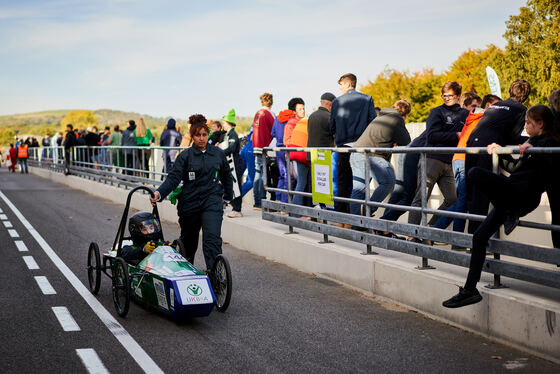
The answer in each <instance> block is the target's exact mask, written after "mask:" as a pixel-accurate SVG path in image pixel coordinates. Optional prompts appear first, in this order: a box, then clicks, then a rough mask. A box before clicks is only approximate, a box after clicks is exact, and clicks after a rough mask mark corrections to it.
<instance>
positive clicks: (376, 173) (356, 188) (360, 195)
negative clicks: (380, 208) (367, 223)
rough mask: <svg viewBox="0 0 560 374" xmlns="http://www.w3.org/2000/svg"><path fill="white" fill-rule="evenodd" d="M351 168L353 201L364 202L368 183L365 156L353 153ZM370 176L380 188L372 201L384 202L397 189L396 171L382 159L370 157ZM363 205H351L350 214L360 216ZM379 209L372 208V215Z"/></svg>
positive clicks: (375, 192)
mask: <svg viewBox="0 0 560 374" xmlns="http://www.w3.org/2000/svg"><path fill="white" fill-rule="evenodd" d="M350 166H351V167H352V182H353V183H352V195H351V197H352V199H358V200H364V199H365V191H366V183H367V184H369V180H368V181H366V180H365V155H363V154H360V153H352V154H351V155H350ZM369 168H370V176H372V177H373V178H374V179H375V181H376V182H377V184H378V186H377V188H376V189H375V190H374V191H373V194H372V195H371V197H370V201H375V202H381V201H383V200H384V199H385V198H386V197H387V196H388V195H389V194H390V193H391V191H393V187H395V171H394V170H393V167H392V166H391V164H390V163H389V161H387V160H385V159H384V158H381V157H376V156H370V157H369ZM360 210H361V204H350V213H351V214H356V215H360V214H361V213H360ZM376 210H377V207H372V208H371V213H373V212H375V211H376Z"/></svg>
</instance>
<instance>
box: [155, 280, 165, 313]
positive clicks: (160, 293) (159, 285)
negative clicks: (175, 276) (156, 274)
mask: <svg viewBox="0 0 560 374" xmlns="http://www.w3.org/2000/svg"><path fill="white" fill-rule="evenodd" d="M153 281H154V289H155V291H156V296H157V301H158V304H159V306H160V307H162V308H163V309H165V310H168V309H169V308H168V307H167V297H165V288H164V286H163V282H162V281H160V280H159V279H156V278H153Z"/></svg>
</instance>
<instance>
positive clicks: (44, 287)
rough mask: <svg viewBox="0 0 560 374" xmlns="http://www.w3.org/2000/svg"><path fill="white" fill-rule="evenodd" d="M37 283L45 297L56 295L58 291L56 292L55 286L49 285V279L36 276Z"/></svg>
mask: <svg viewBox="0 0 560 374" xmlns="http://www.w3.org/2000/svg"><path fill="white" fill-rule="evenodd" d="M35 282H37V284H38V285H39V288H40V289H41V291H42V292H43V294H44V295H55V294H56V291H55V290H54V288H53V286H51V284H50V283H49V280H48V279H47V277H44V276H42V275H41V276H36V277H35Z"/></svg>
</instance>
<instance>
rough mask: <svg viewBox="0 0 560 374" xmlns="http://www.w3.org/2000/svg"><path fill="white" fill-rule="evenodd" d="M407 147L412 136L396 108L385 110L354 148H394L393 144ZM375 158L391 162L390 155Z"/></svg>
mask: <svg viewBox="0 0 560 374" xmlns="http://www.w3.org/2000/svg"><path fill="white" fill-rule="evenodd" d="M395 143H396V144H397V145H407V144H408V143H410V134H409V133H408V130H407V129H406V126H405V125H404V119H403V117H402V116H401V114H400V113H399V112H398V111H397V110H396V109H394V108H383V109H382V110H381V112H380V113H379V116H378V117H376V118H375V119H374V120H373V121H371V123H370V124H369V125H368V127H367V128H366V130H365V131H364V133H363V134H362V136H360V138H359V139H358V140H357V141H356V143H355V144H354V147H373V148H393V144H395ZM375 156H378V157H381V158H384V159H385V160H387V161H390V160H391V154H390V153H379V154H375Z"/></svg>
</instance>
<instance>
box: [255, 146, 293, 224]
mask: <svg viewBox="0 0 560 374" xmlns="http://www.w3.org/2000/svg"><path fill="white" fill-rule="evenodd" d="M263 167H264V166H263ZM286 174H287V178H288V203H289V204H291V203H292V194H291V193H290V192H291V191H292V162H291V160H290V151H286ZM284 234H297V231H294V227H293V226H288V232H285V233H284Z"/></svg>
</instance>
